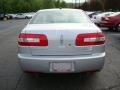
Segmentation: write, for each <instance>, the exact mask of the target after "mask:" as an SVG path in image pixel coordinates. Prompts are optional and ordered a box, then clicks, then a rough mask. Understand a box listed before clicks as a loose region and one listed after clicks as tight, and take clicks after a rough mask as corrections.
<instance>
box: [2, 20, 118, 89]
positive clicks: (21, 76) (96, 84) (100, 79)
mask: <svg viewBox="0 0 120 90" xmlns="http://www.w3.org/2000/svg"><path fill="white" fill-rule="evenodd" d="M28 21H29V20H8V21H0V90H120V32H115V31H113V30H107V29H103V32H104V33H105V35H106V59H105V65H104V68H103V70H102V71H100V72H97V73H95V74H69V75H54V74H52V75H51V74H40V75H28V74H25V73H23V72H22V70H21V68H20V66H19V60H18V58H17V35H18V34H19V32H20V31H21V30H22V29H23V28H24V27H25V25H26V24H27V22H28Z"/></svg>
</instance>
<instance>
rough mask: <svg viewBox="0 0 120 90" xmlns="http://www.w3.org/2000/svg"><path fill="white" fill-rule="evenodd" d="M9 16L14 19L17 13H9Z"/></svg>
mask: <svg viewBox="0 0 120 90" xmlns="http://www.w3.org/2000/svg"><path fill="white" fill-rule="evenodd" d="M7 16H8V17H9V19H14V18H15V17H16V14H7Z"/></svg>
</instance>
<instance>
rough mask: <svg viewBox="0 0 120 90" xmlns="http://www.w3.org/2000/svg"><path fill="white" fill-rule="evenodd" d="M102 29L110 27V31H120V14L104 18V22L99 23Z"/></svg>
mask: <svg viewBox="0 0 120 90" xmlns="http://www.w3.org/2000/svg"><path fill="white" fill-rule="evenodd" d="M99 25H100V26H102V27H108V28H109V29H110V30H114V29H115V30H117V31H120V12H116V13H114V14H111V15H110V16H107V17H102V21H101V22H100V23H99Z"/></svg>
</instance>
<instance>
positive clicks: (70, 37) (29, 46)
mask: <svg viewBox="0 0 120 90" xmlns="http://www.w3.org/2000/svg"><path fill="white" fill-rule="evenodd" d="M18 50H19V51H18V58H19V61H20V65H21V67H22V69H23V71H26V72H42V73H79V72H88V71H100V70H101V69H102V68H103V66H104V58H105V36H104V34H103V33H102V31H101V30H100V29H99V28H98V27H97V26H96V25H95V24H94V23H92V22H91V21H90V19H89V18H88V16H87V15H86V14H85V13H84V11H83V10H77V9H46V10H40V11H38V12H37V13H36V15H35V16H34V17H33V18H32V20H31V21H30V22H29V23H28V25H27V26H26V27H25V28H24V29H23V30H22V31H21V33H20V34H19V36H18Z"/></svg>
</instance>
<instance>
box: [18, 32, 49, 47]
mask: <svg viewBox="0 0 120 90" xmlns="http://www.w3.org/2000/svg"><path fill="white" fill-rule="evenodd" d="M18 44H19V45H20V46H48V39H47V36H46V35H44V34H25V33H21V34H20V35H19V37H18Z"/></svg>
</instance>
